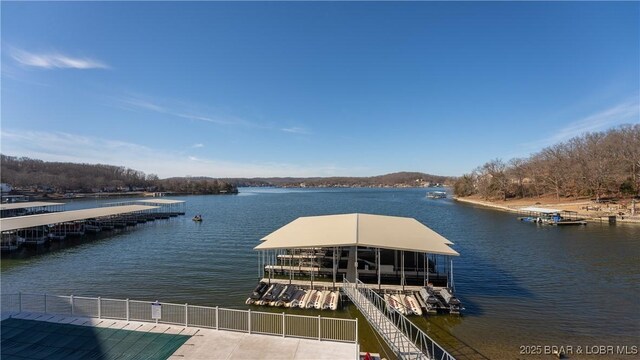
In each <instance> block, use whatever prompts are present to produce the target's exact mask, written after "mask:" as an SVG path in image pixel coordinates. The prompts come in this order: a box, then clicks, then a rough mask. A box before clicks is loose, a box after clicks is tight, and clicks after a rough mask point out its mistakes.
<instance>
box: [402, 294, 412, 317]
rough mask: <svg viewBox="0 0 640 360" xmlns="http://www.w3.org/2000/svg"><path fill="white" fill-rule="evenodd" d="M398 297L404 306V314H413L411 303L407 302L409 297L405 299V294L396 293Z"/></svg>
mask: <svg viewBox="0 0 640 360" xmlns="http://www.w3.org/2000/svg"><path fill="white" fill-rule="evenodd" d="M398 298H399V299H400V302H401V303H402V305H403V306H404V312H405V315H413V309H412V308H411V303H410V302H409V299H407V295H404V294H398Z"/></svg>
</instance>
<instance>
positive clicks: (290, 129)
mask: <svg viewBox="0 0 640 360" xmlns="http://www.w3.org/2000/svg"><path fill="white" fill-rule="evenodd" d="M280 130H282V131H284V132H288V133H291V134H303V135H309V134H311V132H310V131H309V130H307V129H305V128H301V127H297V126H294V127H288V128H283V129H280Z"/></svg>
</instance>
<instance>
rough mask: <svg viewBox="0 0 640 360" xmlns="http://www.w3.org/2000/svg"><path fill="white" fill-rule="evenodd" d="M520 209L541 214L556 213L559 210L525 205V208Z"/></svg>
mask: <svg viewBox="0 0 640 360" xmlns="http://www.w3.org/2000/svg"><path fill="white" fill-rule="evenodd" d="M520 211H529V212H537V213H541V214H551V213H558V212H560V211H561V210H558V209H547V208H541V207H535V206H529V207H526V208H521V209H520Z"/></svg>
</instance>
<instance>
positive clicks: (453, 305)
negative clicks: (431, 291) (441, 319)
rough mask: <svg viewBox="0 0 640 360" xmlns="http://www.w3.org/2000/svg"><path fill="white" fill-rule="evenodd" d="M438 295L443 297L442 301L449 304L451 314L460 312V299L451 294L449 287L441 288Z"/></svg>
mask: <svg viewBox="0 0 640 360" xmlns="http://www.w3.org/2000/svg"><path fill="white" fill-rule="evenodd" d="M440 296H442V298H443V299H444V301H445V302H446V303H447V305H449V312H451V313H452V314H459V313H460V300H458V298H457V297H455V296H453V293H452V291H451V290H449V289H446V288H445V289H441V290H440Z"/></svg>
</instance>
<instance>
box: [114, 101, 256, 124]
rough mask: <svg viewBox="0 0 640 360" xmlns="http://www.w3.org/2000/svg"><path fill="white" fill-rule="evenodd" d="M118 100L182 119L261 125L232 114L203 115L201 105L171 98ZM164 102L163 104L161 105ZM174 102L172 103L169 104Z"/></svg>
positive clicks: (130, 108)
mask: <svg viewBox="0 0 640 360" xmlns="http://www.w3.org/2000/svg"><path fill="white" fill-rule="evenodd" d="M116 102H117V103H118V104H120V105H121V106H122V107H124V108H126V109H129V110H146V111H153V112H157V113H160V114H165V115H170V116H173V117H178V118H181V119H187V120H194V121H204V122H208V123H212V124H218V125H241V126H247V127H260V126H258V125H257V124H255V123H252V122H250V121H246V120H244V119H239V118H236V117H232V116H211V115H203V114H202V111H201V110H199V108H200V106H194V105H184V104H178V102H176V101H171V100H163V101H158V100H152V99H149V97H148V96H140V95H127V96H125V97H120V98H117V99H116ZM158 103H162V104H163V105H159V104H158ZM167 104H172V105H167Z"/></svg>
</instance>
